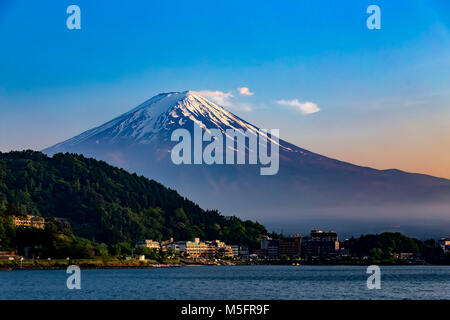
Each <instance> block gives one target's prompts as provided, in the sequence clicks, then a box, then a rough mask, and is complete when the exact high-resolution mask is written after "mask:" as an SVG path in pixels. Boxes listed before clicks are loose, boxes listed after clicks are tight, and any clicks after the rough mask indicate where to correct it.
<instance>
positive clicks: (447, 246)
mask: <svg viewBox="0 0 450 320" xmlns="http://www.w3.org/2000/svg"><path fill="white" fill-rule="evenodd" d="M438 245H439V246H440V247H441V248H442V250H444V252H445V253H449V252H450V238H442V239H440V240H438Z"/></svg>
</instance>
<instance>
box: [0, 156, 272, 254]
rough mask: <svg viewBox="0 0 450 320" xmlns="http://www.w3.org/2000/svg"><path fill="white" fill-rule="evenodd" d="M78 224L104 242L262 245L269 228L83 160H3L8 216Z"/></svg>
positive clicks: (1, 194)
mask: <svg viewBox="0 0 450 320" xmlns="http://www.w3.org/2000/svg"><path fill="white" fill-rule="evenodd" d="M5 213H6V214H8V215H12V214H32V215H41V216H44V217H61V218H67V219H70V221H71V224H72V229H73V231H74V234H76V235H77V236H80V237H84V238H87V239H89V240H91V239H95V241H97V242H103V243H106V244H115V243H118V242H129V243H135V242H136V241H138V240H142V239H155V240H166V239H168V238H169V237H174V238H175V239H177V240H188V239H191V238H193V237H200V238H202V239H207V240H213V239H220V240H224V241H227V242H228V243H236V244H247V245H250V246H252V247H254V246H257V245H258V240H257V239H258V238H260V237H261V235H263V234H266V233H267V231H266V229H265V228H264V226H262V225H260V224H258V223H254V222H251V221H242V220H240V219H238V218H235V217H224V216H222V215H220V214H219V213H218V212H217V211H205V210H203V209H201V208H200V207H199V206H198V205H197V204H195V203H193V202H192V201H189V200H187V199H186V198H183V197H181V196H180V195H179V194H178V193H177V192H176V191H174V190H171V189H167V188H166V187H164V186H163V185H161V184H159V183H157V182H155V181H153V180H148V179H147V178H144V177H139V176H137V175H135V174H133V175H132V174H130V173H128V172H126V171H124V170H122V169H118V168H115V167H112V166H110V165H108V164H106V163H105V162H100V161H97V160H94V159H87V158H85V157H83V156H80V155H73V154H58V155H55V156H54V157H53V158H49V157H47V156H45V155H44V154H42V153H39V152H33V151H26V152H11V153H0V215H1V214H5Z"/></svg>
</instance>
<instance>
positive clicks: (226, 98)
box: [195, 90, 233, 107]
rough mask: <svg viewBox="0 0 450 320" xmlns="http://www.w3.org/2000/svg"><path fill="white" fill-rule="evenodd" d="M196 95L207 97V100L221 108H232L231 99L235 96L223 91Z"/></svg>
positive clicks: (199, 92)
mask: <svg viewBox="0 0 450 320" xmlns="http://www.w3.org/2000/svg"><path fill="white" fill-rule="evenodd" d="M195 93H197V94H199V95H201V96H203V97H205V98H209V99H211V100H212V101H214V102H215V103H217V104H218V105H220V106H223V107H231V106H232V104H233V103H232V102H231V100H230V99H231V98H233V95H232V94H231V92H222V91H218V90H216V91H206V90H205V91H195Z"/></svg>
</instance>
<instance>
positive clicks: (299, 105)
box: [276, 99, 320, 114]
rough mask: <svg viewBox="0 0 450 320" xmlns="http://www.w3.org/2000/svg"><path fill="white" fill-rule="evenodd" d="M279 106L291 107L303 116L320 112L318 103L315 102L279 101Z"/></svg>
mask: <svg viewBox="0 0 450 320" xmlns="http://www.w3.org/2000/svg"><path fill="white" fill-rule="evenodd" d="M276 102H277V104H279V105H281V106H287V107H290V108H292V109H294V110H296V111H298V112H300V113H302V114H311V113H316V112H319V111H320V108H319V107H318V106H317V104H316V103H313V102H308V101H306V102H300V101H298V100H297V99H293V100H278V101H276Z"/></svg>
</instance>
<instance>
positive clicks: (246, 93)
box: [237, 87, 254, 96]
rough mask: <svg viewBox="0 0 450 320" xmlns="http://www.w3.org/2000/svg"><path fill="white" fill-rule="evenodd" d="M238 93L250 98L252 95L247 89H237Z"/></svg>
mask: <svg viewBox="0 0 450 320" xmlns="http://www.w3.org/2000/svg"><path fill="white" fill-rule="evenodd" d="M237 89H238V91H239V93H240V94H242V95H243V96H252V95H253V94H254V93H253V92H250V89H249V88H247V87H242V88H237Z"/></svg>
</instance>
